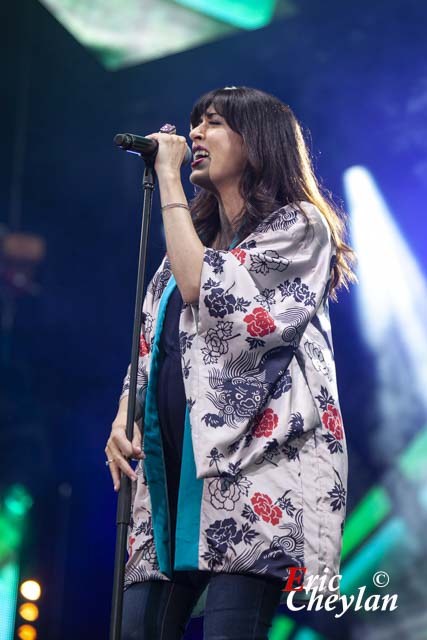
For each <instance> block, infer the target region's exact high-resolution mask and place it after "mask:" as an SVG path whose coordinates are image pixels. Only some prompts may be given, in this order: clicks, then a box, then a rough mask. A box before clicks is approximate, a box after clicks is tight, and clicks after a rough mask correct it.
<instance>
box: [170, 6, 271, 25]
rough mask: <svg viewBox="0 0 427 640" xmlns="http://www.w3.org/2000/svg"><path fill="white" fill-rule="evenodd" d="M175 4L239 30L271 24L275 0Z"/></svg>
mask: <svg viewBox="0 0 427 640" xmlns="http://www.w3.org/2000/svg"><path fill="white" fill-rule="evenodd" d="M175 2H176V3H177V4H181V5H183V6H184V7H189V8H190V9H195V10H196V11H200V12H201V13H205V14H206V15H208V16H212V18H217V19H218V20H222V21H223V22H228V23H230V24H233V25H234V26H236V27H240V28H241V29H259V28H260V27H265V26H266V25H267V24H268V23H269V22H271V20H272V18H273V14H274V10H275V7H276V3H277V1H276V0H258V1H257V0H216V1H215V2H212V0H175Z"/></svg>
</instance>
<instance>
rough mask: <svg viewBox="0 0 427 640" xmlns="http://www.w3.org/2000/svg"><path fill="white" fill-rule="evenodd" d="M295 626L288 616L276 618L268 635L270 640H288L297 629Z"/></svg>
mask: <svg viewBox="0 0 427 640" xmlns="http://www.w3.org/2000/svg"><path fill="white" fill-rule="evenodd" d="M295 624H296V623H295V622H294V621H293V620H292V619H291V618H288V616H281V615H277V616H275V618H274V619H273V623H272V625H271V629H270V632H269V634H268V640H288V638H290V637H291V634H292V631H293V630H294V628H295Z"/></svg>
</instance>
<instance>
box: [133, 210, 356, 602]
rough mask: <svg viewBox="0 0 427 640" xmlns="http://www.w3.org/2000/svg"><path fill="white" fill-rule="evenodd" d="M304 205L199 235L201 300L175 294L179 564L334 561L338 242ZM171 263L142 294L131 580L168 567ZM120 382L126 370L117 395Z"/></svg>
mask: <svg viewBox="0 0 427 640" xmlns="http://www.w3.org/2000/svg"><path fill="white" fill-rule="evenodd" d="M299 204H300V206H301V207H302V208H303V210H304V212H305V213H306V216H307V217H306V216H304V215H303V214H302V213H301V211H299V210H298V209H297V208H296V207H295V206H292V205H286V206H284V207H283V208H281V209H279V210H277V211H275V212H273V213H272V214H271V215H270V216H269V217H268V218H267V219H265V220H264V221H263V222H261V223H260V224H259V225H258V227H257V228H256V229H255V231H254V232H253V233H251V234H250V235H249V236H247V237H246V239H245V240H244V241H243V242H241V243H240V244H239V245H237V247H236V248H234V249H232V250H229V251H222V250H214V249H211V248H206V249H205V254H204V262H203V269H202V276H201V286H200V295H199V300H198V304H193V305H189V304H187V305H184V307H183V310H182V313H181V318H180V325H179V329H180V345H181V354H182V371H183V376H184V383H185V390H186V398H187V406H188V410H187V420H186V424H185V430H184V442H183V460H182V466H181V478H180V492H179V498H178V514H177V524H176V538H175V563H174V567H173V568H174V569H175V570H196V569H198V570H202V571H210V572H214V573H215V572H233V573H236V572H240V573H249V574H262V575H265V576H271V577H275V578H279V579H281V580H283V583H284V582H285V581H286V580H287V577H288V575H289V568H290V567H305V569H306V572H305V580H306V579H307V578H308V576H310V575H312V576H314V575H319V576H321V575H322V574H323V572H324V571H327V570H329V575H330V576H331V575H335V574H338V573H339V565H340V553H341V540H342V533H343V526H344V519H345V509H346V486H347V450H346V441H345V435H344V430H343V423H342V419H341V413H340V406H339V400H338V393H337V384H336V376H335V365H334V356H333V345H332V336H331V327H330V321H329V302H328V295H327V294H328V288H329V284H330V277H331V268H332V266H333V262H334V260H335V245H334V243H333V241H332V239H331V234H330V230H329V227H328V224H327V222H326V220H325V218H324V217H323V215H322V214H321V213H320V212H319V210H318V209H317V208H316V207H315V206H314V205H312V204H310V203H308V202H301V203H299ZM308 222H309V224H308ZM171 276H172V274H171V270H170V264H169V262H168V259H167V256H165V258H164V260H163V261H162V264H161V265H160V268H159V269H158V271H157V272H156V274H155V275H154V277H153V279H152V281H151V283H150V284H149V287H148V289H147V294H146V297H145V301H144V307H143V312H144V321H143V326H142V331H141V348H140V360H139V370H138V389H137V397H138V399H139V404H140V408H141V412H144V415H145V417H144V439H143V448H144V451H145V455H146V457H145V459H144V460H143V461H141V462H139V463H138V466H137V474H138V480H137V482H136V483H135V484H134V491H133V500H132V519H131V525H130V529H129V538H128V551H129V559H128V562H127V565H126V575H125V588H126V587H127V586H129V585H130V584H131V583H133V582H138V581H144V580H148V579H158V580H170V578H171V571H172V566H171V558H170V533H169V525H170V523H169V513H168V498H167V492H166V484H165V468H164V460H163V451H162V442H161V436H160V429H159V423H158V416H157V411H156V405H155V401H153V398H155V393H153V389H155V384H156V370H157V365H156V364H155V363H156V362H158V358H157V356H158V347H157V340H158V334H159V331H158V332H157V334H156V326H157V324H159V326H160V324H161V322H162V321H163V320H162V318H163V317H164V312H165V308H166V304H167V299H168V295H169V293H170V291H171V290H172V286H173V283H174V279H173V278H172V279H171ZM159 318H160V320H159ZM148 381H149V382H148ZM128 385H129V372H128V375H127V376H126V378H125V381H124V387H123V392H122V396H123V395H125V394H126V393H127V390H128ZM147 385H148V386H147ZM150 385H151V386H150ZM146 394H147V395H146ZM149 398H151V399H150V400H149ZM304 584H305V583H304ZM325 593H326V592H325ZM335 593H338V592H335ZM203 595H205V593H204V594H203ZM286 595H287V594H286V593H284V596H283V599H284V597H286ZM200 602H203V598H201V599H200ZM201 607H202V608H203V605H200V603H199V606H198V607H196V608H195V610H194V612H193V615H196V614H199V613H200V611H201Z"/></svg>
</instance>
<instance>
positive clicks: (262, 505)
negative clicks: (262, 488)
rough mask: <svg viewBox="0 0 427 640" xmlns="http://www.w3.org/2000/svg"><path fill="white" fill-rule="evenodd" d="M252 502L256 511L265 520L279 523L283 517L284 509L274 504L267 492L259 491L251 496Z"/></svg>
mask: <svg viewBox="0 0 427 640" xmlns="http://www.w3.org/2000/svg"><path fill="white" fill-rule="evenodd" d="M251 502H252V504H253V506H254V511H255V513H257V514H258V515H259V516H261V518H262V519H263V520H264V521H265V522H270V523H271V524H278V523H279V521H280V518H281V517H282V511H281V510H280V509H279V507H277V506H276V505H273V501H272V499H271V498H270V496H268V495H267V494H266V493H260V492H259V491H257V492H256V493H255V494H254V495H253V496H252V498H251Z"/></svg>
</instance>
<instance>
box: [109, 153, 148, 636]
mask: <svg viewBox="0 0 427 640" xmlns="http://www.w3.org/2000/svg"><path fill="white" fill-rule="evenodd" d="M154 160H155V157H150V158H145V163H146V165H145V171H144V176H143V180H142V187H143V190H144V204H143V208H142V225H141V239H140V245H139V259H138V276H137V282H136V301H135V313H134V322H133V335H132V355H131V365H130V381H129V384H130V387H129V397H128V410H127V421H126V436H127V438H128V440H129V441H131V442H132V439H133V425H134V421H135V402H136V382H137V374H138V359H139V336H140V331H141V320H142V304H143V301H144V295H143V293H144V292H143V288H144V281H145V264H146V255H147V243H148V231H149V226H150V220H151V210H152V205H153V191H154V183H155V172H154ZM131 482H132V481H131V479H130V478H129V477H128V476H127V475H125V474H124V473H123V472H122V474H121V479H120V490H119V494H118V502H117V518H116V524H117V533H116V552H115V559H114V580H113V597H112V607H111V618H110V636H109V637H110V640H120V636H121V625H122V612H123V587H124V575H125V561H126V548H127V547H126V543H127V534H128V526H129V522H130V509H131V491H132V486H131Z"/></svg>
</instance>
